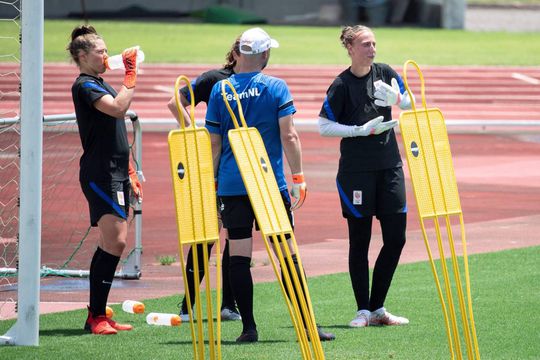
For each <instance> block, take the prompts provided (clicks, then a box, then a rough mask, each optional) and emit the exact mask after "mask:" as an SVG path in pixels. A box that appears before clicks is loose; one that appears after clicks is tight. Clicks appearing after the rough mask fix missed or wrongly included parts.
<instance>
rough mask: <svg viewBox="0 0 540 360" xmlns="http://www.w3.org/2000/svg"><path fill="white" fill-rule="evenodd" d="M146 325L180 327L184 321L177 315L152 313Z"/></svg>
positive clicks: (148, 316)
mask: <svg viewBox="0 0 540 360" xmlns="http://www.w3.org/2000/svg"><path fill="white" fill-rule="evenodd" d="M146 323H147V324H150V325H165V326H180V324H182V319H181V318H180V316H178V315H176V314H164V313H150V314H148V315H146Z"/></svg>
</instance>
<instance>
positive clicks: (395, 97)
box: [373, 78, 401, 106]
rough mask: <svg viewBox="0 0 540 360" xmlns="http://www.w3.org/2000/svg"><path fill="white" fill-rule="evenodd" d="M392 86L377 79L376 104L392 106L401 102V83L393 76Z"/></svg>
mask: <svg viewBox="0 0 540 360" xmlns="http://www.w3.org/2000/svg"><path fill="white" fill-rule="evenodd" d="M390 83H391V84H392V86H390V85H388V84H387V83H385V82H383V81H382V80H377V81H375V83H374V84H373V85H375V94H374V95H375V98H376V99H375V105H377V106H392V105H396V104H398V103H400V102H401V93H400V92H399V85H398V82H397V80H396V79H395V78H392V81H391V82H390Z"/></svg>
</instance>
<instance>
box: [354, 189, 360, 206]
mask: <svg viewBox="0 0 540 360" xmlns="http://www.w3.org/2000/svg"><path fill="white" fill-rule="evenodd" d="M352 197H353V205H362V190H354V191H353V195H352Z"/></svg>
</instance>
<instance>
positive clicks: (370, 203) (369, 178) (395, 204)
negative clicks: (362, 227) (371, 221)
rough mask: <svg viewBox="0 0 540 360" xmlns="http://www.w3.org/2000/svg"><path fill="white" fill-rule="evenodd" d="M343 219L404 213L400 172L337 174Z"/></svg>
mask: <svg viewBox="0 0 540 360" xmlns="http://www.w3.org/2000/svg"><path fill="white" fill-rule="evenodd" d="M336 183H337V188H338V192H339V198H340V200H341V211H342V213H343V217H345V218H362V217H367V216H373V215H375V216H377V217H379V216H381V215H389V214H398V213H406V212H407V199H406V196H405V180H404V176H403V168H401V167H396V168H391V169H384V170H376V171H365V172H355V173H339V172H338V175H337V179H336Z"/></svg>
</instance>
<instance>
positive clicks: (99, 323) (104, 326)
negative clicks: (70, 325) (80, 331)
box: [84, 307, 118, 335]
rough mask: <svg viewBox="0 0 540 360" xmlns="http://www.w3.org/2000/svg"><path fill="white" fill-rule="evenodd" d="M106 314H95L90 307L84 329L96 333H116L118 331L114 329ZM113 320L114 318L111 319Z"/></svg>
mask: <svg viewBox="0 0 540 360" xmlns="http://www.w3.org/2000/svg"><path fill="white" fill-rule="evenodd" d="M108 320H110V319H108V318H107V317H106V316H105V315H100V316H95V317H94V315H93V314H92V312H91V311H90V307H88V316H87V318H86V322H85V323H84V330H88V331H91V332H92V334H94V335H114V334H116V333H117V332H118V331H116V329H114V328H113V327H112V326H111V325H110V324H109V321H108ZM110 321H112V320H110Z"/></svg>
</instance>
